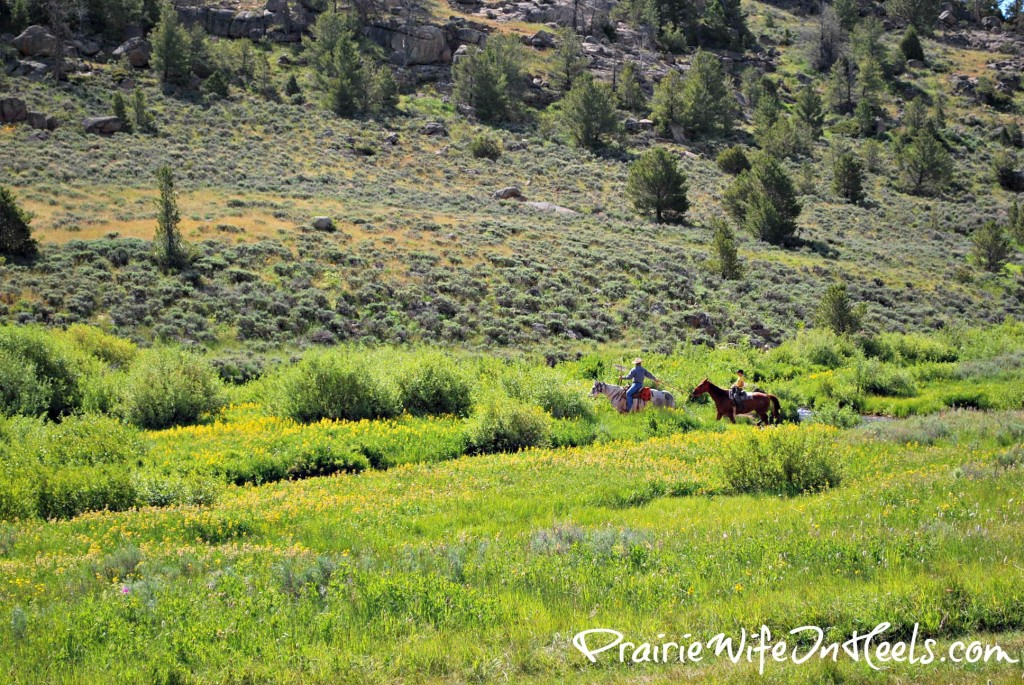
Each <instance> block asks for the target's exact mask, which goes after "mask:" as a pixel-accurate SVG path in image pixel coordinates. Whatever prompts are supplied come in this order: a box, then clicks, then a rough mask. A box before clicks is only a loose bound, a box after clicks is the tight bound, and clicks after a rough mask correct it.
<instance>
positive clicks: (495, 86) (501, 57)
mask: <svg viewBox="0 0 1024 685" xmlns="http://www.w3.org/2000/svg"><path fill="white" fill-rule="evenodd" d="M524 60H525V57H524V55H523V48H522V45H521V44H520V42H519V41H518V40H517V39H516V38H515V36H511V35H504V34H502V35H494V36H492V37H490V38H489V39H488V40H487V43H486V45H485V47H484V48H483V49H482V50H481V49H479V48H477V49H475V50H471V51H470V52H469V53H468V54H467V55H466V56H464V57H463V58H462V59H460V60H459V62H458V63H457V64H456V65H455V67H454V68H453V69H452V74H453V77H454V82H455V88H454V91H455V99H456V101H458V102H459V103H461V104H464V105H468V106H470V107H472V108H473V110H474V111H475V113H476V116H477V118H478V119H480V120H481V121H487V122H497V121H503V120H508V119H511V118H512V117H514V116H515V114H516V113H517V112H518V109H519V104H520V102H521V100H522V93H523V88H524V79H525V67H524Z"/></svg>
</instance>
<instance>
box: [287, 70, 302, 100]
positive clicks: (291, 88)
mask: <svg viewBox="0 0 1024 685" xmlns="http://www.w3.org/2000/svg"><path fill="white" fill-rule="evenodd" d="M301 92H302V89H301V88H299V81H298V79H297V78H295V74H292V75H291V76H289V77H288V81H287V82H286V83H285V84H284V94H285V95H287V96H288V97H292V96H294V95H298V94H299V93H301Z"/></svg>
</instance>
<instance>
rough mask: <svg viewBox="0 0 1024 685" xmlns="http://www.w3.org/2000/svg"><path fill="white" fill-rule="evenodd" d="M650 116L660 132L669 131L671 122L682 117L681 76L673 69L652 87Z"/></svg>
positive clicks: (674, 122) (677, 120)
mask: <svg viewBox="0 0 1024 685" xmlns="http://www.w3.org/2000/svg"><path fill="white" fill-rule="evenodd" d="M651 110H652V111H651V116H652V117H653V118H654V123H655V124H657V125H658V128H659V129H661V131H662V133H669V132H670V130H671V126H672V125H673V124H677V123H679V121H681V120H682V118H683V76H682V74H680V73H679V72H678V71H676V70H675V69H671V70H669V72H668V73H667V74H665V77H664V78H663V79H661V81H660V82H659V83H658V85H657V86H655V88H654V98H653V99H652V100H651Z"/></svg>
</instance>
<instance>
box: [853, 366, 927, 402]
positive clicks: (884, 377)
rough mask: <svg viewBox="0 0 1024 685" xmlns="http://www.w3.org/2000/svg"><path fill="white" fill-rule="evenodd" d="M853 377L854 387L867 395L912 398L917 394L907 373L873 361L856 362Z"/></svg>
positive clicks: (911, 378) (912, 380)
mask: <svg viewBox="0 0 1024 685" xmlns="http://www.w3.org/2000/svg"><path fill="white" fill-rule="evenodd" d="M853 375H854V383H855V384H856V386H857V387H858V388H859V389H860V390H861V392H865V393H867V394H869V395H880V396H882V397H913V396H914V395H916V394H917V388H916V387H915V386H914V379H913V377H912V376H911V375H910V374H909V373H908V372H907V371H905V370H903V369H899V368H896V367H894V366H891V365H888V364H884V363H882V362H879V361H877V360H874V359H864V360H860V361H858V362H857V364H856V365H855V366H854V372H853Z"/></svg>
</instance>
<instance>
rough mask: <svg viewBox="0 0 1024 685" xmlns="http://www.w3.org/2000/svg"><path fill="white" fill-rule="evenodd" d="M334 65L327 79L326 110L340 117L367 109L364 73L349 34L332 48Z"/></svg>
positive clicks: (354, 42)
mask: <svg viewBox="0 0 1024 685" xmlns="http://www.w3.org/2000/svg"><path fill="white" fill-rule="evenodd" d="M331 54H332V56H333V58H334V62H333V66H332V68H331V69H330V70H329V74H330V75H329V76H328V77H327V94H326V102H327V108H328V109H329V110H331V111H332V112H334V113H335V114H337V115H338V116H341V117H351V116H355V115H356V114H359V113H361V112H363V111H364V110H365V109H366V105H367V101H366V73H365V70H364V65H363V60H362V58H360V56H359V46H358V44H357V43H356V41H355V37H354V36H353V35H352V34H351V33H345V34H343V35H342V36H341V37H340V38H339V40H338V42H337V43H336V44H335V45H334V46H333V48H332V51H331Z"/></svg>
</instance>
